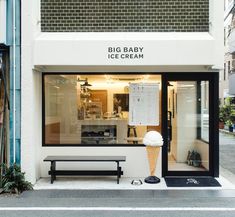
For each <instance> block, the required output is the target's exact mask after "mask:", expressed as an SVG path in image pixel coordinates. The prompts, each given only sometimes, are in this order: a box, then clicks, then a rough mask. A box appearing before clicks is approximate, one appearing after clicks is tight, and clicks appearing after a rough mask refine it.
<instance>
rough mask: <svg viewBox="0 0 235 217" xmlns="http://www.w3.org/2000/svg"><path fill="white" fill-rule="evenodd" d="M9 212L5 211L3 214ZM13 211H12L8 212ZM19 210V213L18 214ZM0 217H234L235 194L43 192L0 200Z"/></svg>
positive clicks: (203, 192) (92, 191)
mask: <svg viewBox="0 0 235 217" xmlns="http://www.w3.org/2000/svg"><path fill="white" fill-rule="evenodd" d="M6 209H8V210H6ZM9 209H12V210H9ZM19 209H21V210H19ZM0 216H1V217H2V216H4V217H16V216H17V217H18V216H21V217H29V216H34V217H42V216H48V217H49V216H50V217H52V216H53V217H54V216H55V217H62V216H63V217H66V216H69V217H73V216H74V217H75V216H100V217H101V216H104V217H105V216H164V217H168V216H175V217H181V216H182V217H194V216H195V217H196V216H200V217H204V216H217V217H222V216H223V217H230V216H231V217H232V216H233V217H234V216H235V191H234V190H157V191H154V190H76V191H74V190H49V191H48V190H43V191H32V192H24V193H23V194H22V195H20V197H18V198H13V199H12V198H0Z"/></svg>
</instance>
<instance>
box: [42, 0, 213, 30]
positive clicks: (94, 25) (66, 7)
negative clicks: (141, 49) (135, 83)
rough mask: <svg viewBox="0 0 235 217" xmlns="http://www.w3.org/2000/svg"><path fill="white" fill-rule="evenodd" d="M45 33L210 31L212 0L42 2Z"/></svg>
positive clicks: (52, 0)
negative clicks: (210, 4) (210, 0)
mask: <svg viewBox="0 0 235 217" xmlns="http://www.w3.org/2000/svg"><path fill="white" fill-rule="evenodd" d="M41 31H42V32H208V31H209V0H41Z"/></svg>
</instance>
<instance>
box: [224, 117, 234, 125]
mask: <svg viewBox="0 0 235 217" xmlns="http://www.w3.org/2000/svg"><path fill="white" fill-rule="evenodd" d="M225 124H226V125H227V126H229V127H231V126H232V125H233V122H232V121H231V120H230V119H229V120H227V121H226V123H225Z"/></svg>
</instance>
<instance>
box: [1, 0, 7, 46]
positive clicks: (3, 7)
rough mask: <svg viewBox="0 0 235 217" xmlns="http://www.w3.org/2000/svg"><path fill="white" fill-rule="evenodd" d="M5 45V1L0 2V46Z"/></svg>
mask: <svg viewBox="0 0 235 217" xmlns="http://www.w3.org/2000/svg"><path fill="white" fill-rule="evenodd" d="M1 43H2V44H5V43H6V0H0V44H1Z"/></svg>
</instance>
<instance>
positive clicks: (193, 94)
mask: <svg viewBox="0 0 235 217" xmlns="http://www.w3.org/2000/svg"><path fill="white" fill-rule="evenodd" d="M165 78H166V81H165V91H166V94H165V98H166V99H165V102H166V106H165V113H166V114H167V115H165V118H166V119H167V121H166V122H165V123H166V125H165V133H164V137H165V138H164V141H165V144H164V153H163V173H165V174H164V175H211V174H212V171H213V169H214V167H215V164H216V163H215V161H214V156H213V152H214V151H215V150H213V149H214V148H216V145H214V144H216V142H217V141H216V138H217V136H213V135H212V132H213V128H214V126H215V125H214V124H213V123H214V121H216V118H215V117H214V115H215V112H213V109H214V108H211V107H213V105H215V104H216V101H217V99H216V98H213V97H212V95H211V94H213V93H212V91H211V90H212V87H213V85H214V84H210V82H212V81H211V79H210V78H209V77H208V78H207V77H204V78H203V77H202V78H198V77H197V78H195V79H193V76H190V77H189V76H188V74H187V75H185V77H184V76H183V75H182V76H179V78H178V77H177V75H174V76H168V77H165ZM214 94H215V93H214ZM214 132H215V133H217V131H214ZM216 154H217V153H216Z"/></svg>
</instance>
